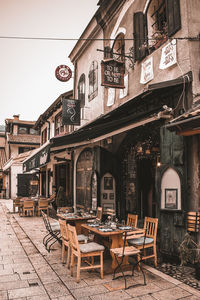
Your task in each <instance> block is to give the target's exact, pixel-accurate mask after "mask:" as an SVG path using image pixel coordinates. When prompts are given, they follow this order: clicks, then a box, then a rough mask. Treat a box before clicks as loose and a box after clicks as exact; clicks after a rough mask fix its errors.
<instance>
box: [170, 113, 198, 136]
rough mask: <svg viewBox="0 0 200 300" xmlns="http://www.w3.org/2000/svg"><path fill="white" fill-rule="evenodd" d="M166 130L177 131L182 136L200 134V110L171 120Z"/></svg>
mask: <svg viewBox="0 0 200 300" xmlns="http://www.w3.org/2000/svg"><path fill="white" fill-rule="evenodd" d="M166 128H167V129H169V130H170V131H176V132H177V134H179V135H182V136H191V135H196V134H200V109H193V110H190V111H187V112H186V113H184V114H183V115H181V116H179V117H178V118H176V119H174V120H171V122H170V123H169V124H167V125H166Z"/></svg>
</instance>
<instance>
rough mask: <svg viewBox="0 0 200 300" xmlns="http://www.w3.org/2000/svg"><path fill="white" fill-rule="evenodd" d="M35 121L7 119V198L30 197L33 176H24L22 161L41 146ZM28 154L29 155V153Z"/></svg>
mask: <svg viewBox="0 0 200 300" xmlns="http://www.w3.org/2000/svg"><path fill="white" fill-rule="evenodd" d="M34 125H35V122H34V121H24V120H20V119H19V115H14V116H13V119H5V153H6V158H7V161H6V163H5V164H4V167H3V172H4V175H5V188H6V198H15V197H16V196H17V195H19V196H20V195H21V196H28V194H29V190H30V187H29V184H30V181H31V180H32V179H33V178H32V175H31V174H29V176H24V174H23V178H21V177H22V176H21V174H22V173H23V168H22V161H23V160H24V159H25V158H26V156H27V155H28V154H30V151H31V150H34V149H35V148H38V147H39V145H40V136H39V134H38V132H37V131H36V130H35V129H34V128H33V127H34ZM27 152H28V153H27Z"/></svg>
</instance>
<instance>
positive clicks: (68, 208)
mask: <svg viewBox="0 0 200 300" xmlns="http://www.w3.org/2000/svg"><path fill="white" fill-rule="evenodd" d="M59 211H60V212H66V211H67V212H73V207H72V206H63V207H59Z"/></svg>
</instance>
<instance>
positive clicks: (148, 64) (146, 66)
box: [140, 57, 154, 84]
mask: <svg viewBox="0 0 200 300" xmlns="http://www.w3.org/2000/svg"><path fill="white" fill-rule="evenodd" d="M153 78H154V74H153V57H150V58H149V59H147V60H146V61H145V62H144V63H142V64H141V76H140V83H142V84H145V83H147V82H149V81H150V80H152V79H153Z"/></svg>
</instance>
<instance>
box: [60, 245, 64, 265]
mask: <svg viewBox="0 0 200 300" xmlns="http://www.w3.org/2000/svg"><path fill="white" fill-rule="evenodd" d="M61 256H62V263H63V264H64V263H65V244H64V242H62V255H61Z"/></svg>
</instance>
